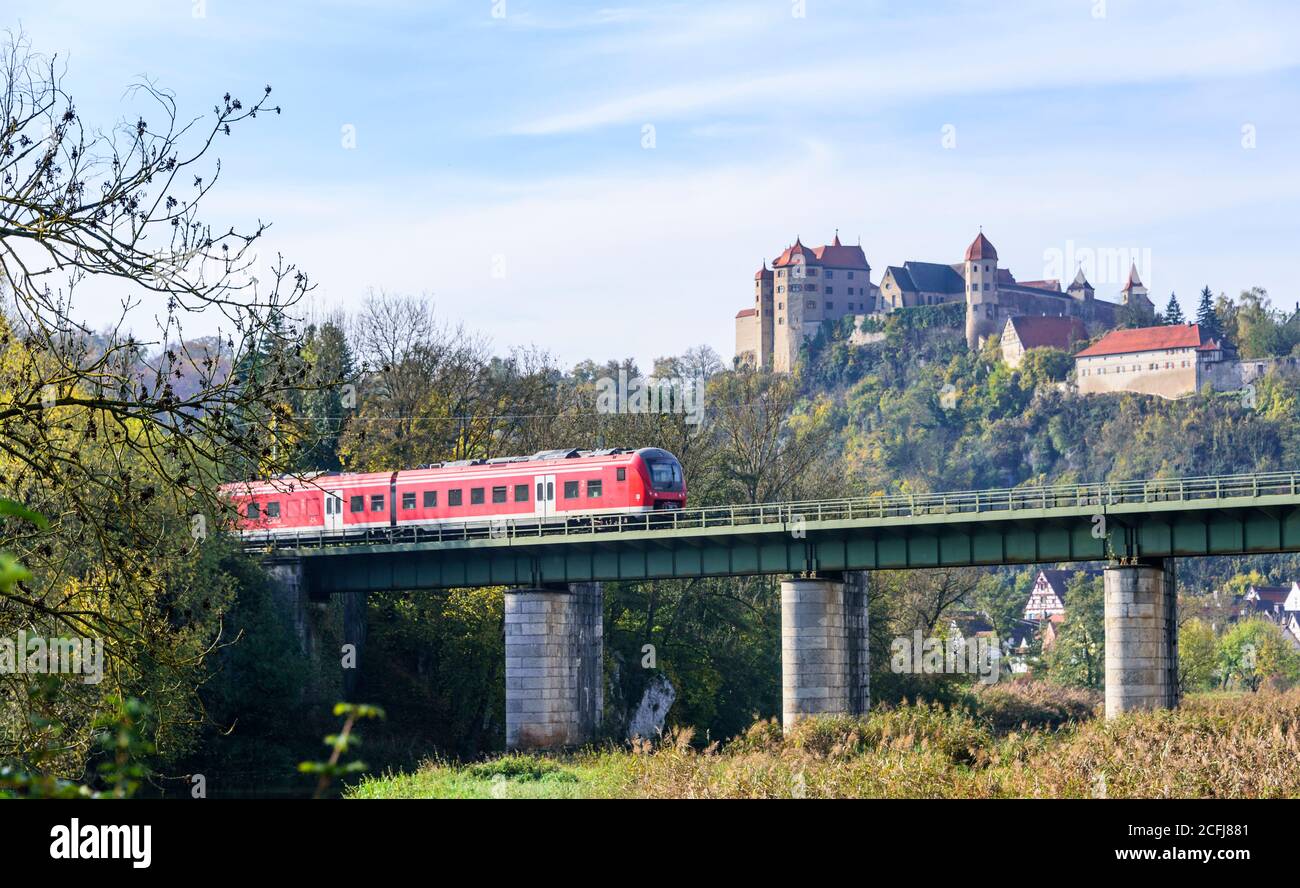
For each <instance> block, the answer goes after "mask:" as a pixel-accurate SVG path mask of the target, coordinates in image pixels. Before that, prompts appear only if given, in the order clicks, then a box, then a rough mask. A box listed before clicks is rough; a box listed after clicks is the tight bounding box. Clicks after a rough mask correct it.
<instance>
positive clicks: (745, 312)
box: [736, 308, 758, 318]
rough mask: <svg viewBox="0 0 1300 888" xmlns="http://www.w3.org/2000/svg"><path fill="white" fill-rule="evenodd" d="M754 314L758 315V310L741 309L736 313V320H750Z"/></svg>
mask: <svg viewBox="0 0 1300 888" xmlns="http://www.w3.org/2000/svg"><path fill="white" fill-rule="evenodd" d="M756 314H758V310H757V309H753V308H742V309H741V310H740V311H738V312H736V317H738V318H752V317H753V316H754V315H756Z"/></svg>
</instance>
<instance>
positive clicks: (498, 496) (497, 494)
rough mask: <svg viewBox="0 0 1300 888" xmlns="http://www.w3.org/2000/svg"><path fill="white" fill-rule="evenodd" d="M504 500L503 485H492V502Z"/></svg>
mask: <svg viewBox="0 0 1300 888" xmlns="http://www.w3.org/2000/svg"><path fill="white" fill-rule="evenodd" d="M505 501H506V488H505V487H493V488H492V502H494V503H504V502H505Z"/></svg>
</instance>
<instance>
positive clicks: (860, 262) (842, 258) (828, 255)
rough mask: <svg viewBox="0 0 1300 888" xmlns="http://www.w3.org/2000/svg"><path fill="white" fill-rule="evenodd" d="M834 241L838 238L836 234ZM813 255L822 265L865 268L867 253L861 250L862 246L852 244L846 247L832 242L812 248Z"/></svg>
mask: <svg viewBox="0 0 1300 888" xmlns="http://www.w3.org/2000/svg"><path fill="white" fill-rule="evenodd" d="M835 240H836V241H838V240H839V237H838V236H837V237H836V238H835ZM813 255H815V256H816V257H817V260H818V261H819V262H821V264H822V265H830V266H832V267H833V268H867V267H868V266H867V254H866V253H864V252H863V251H862V247H860V246H857V245H854V246H851V247H846V246H844V245H843V244H839V243H834V244H828V245H826V246H824V247H817V248H816V249H814V250H813Z"/></svg>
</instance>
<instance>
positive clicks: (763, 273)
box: [754, 262, 772, 281]
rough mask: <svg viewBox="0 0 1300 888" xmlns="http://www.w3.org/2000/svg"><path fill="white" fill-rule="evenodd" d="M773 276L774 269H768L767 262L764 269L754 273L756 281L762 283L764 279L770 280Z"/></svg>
mask: <svg viewBox="0 0 1300 888" xmlns="http://www.w3.org/2000/svg"><path fill="white" fill-rule="evenodd" d="M771 276H772V269H770V268H768V267H767V263H766V262H764V263H763V267H762V268H760V269H759V270H758V271H756V272H754V280H756V281H761V280H763V278H770V277H771Z"/></svg>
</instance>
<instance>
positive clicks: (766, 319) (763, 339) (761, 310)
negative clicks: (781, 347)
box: [754, 260, 775, 370]
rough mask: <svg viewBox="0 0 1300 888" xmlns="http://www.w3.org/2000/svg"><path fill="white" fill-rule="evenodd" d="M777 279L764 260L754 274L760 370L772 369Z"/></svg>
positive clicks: (756, 343)
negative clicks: (774, 299)
mask: <svg viewBox="0 0 1300 888" xmlns="http://www.w3.org/2000/svg"><path fill="white" fill-rule="evenodd" d="M774 284H775V279H774V276H773V274H772V269H770V268H768V267H767V260H763V267H762V268H760V269H759V270H758V271H756V272H754V310H755V312H756V313H757V315H756V318H755V319H756V321H757V325H756V326H757V331H756V337H755V339H756V341H755V343H754V344H755V346H756V351H757V354H756V361H755V363H756V364H757V366H758V368H759V369H761V370H771V369H772V346H773V339H772V328H773V325H774V321H775V312H774V310H773V304H772V294H773V291H774V289H775V286H774Z"/></svg>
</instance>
